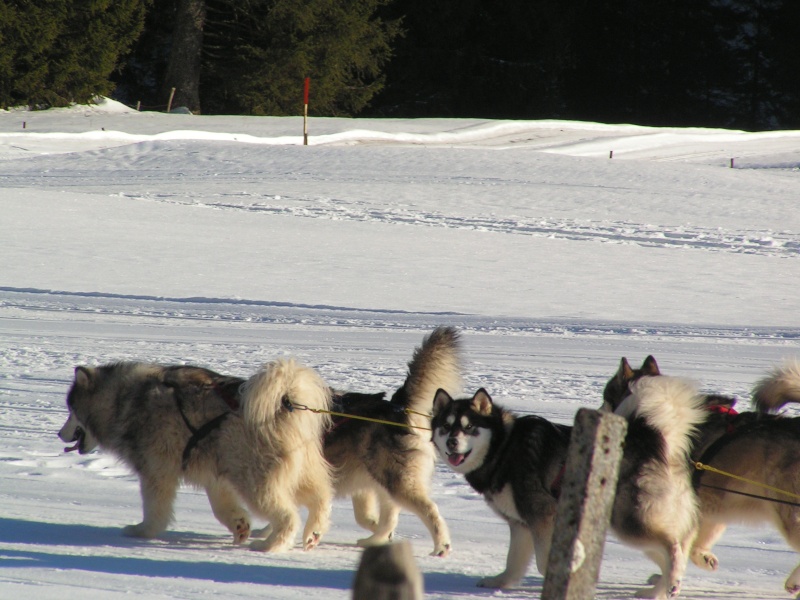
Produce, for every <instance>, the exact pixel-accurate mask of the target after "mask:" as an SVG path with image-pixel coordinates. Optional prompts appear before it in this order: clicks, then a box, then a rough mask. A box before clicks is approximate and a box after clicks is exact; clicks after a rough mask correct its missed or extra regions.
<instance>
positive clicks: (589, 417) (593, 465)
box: [541, 408, 628, 600]
mask: <svg viewBox="0 0 800 600" xmlns="http://www.w3.org/2000/svg"><path fill="white" fill-rule="evenodd" d="M627 430H628V423H627V421H626V420H625V419H623V418H622V417H620V416H618V415H613V414H610V413H600V412H598V411H596V410H591V409H588V408H582V409H580V410H579V411H578V413H577V415H576V416H575V428H574V429H573V430H572V436H571V439H570V444H569V451H568V453H567V463H566V467H565V471H564V479H563V482H562V488H561V497H560V498H559V501H558V511H557V513H556V523H555V532H554V533H553V543H552V546H551V548H550V558H549V559H548V564H547V575H546V576H545V579H544V587H543V588H542V596H541V598H542V600H585V599H586V598H594V592H595V587H596V586H597V577H598V575H599V573H600V562H601V560H602V558H603V546H604V544H605V539H606V530H607V529H608V522H609V520H610V519H611V509H612V507H613V505H614V497H615V496H616V490H617V478H618V476H619V463H620V460H621V459H622V446H623V443H624V441H625V432H626V431H627Z"/></svg>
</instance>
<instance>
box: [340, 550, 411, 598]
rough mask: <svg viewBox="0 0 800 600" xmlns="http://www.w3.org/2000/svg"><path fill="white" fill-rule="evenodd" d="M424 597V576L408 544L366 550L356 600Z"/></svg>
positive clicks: (354, 591)
mask: <svg viewBox="0 0 800 600" xmlns="http://www.w3.org/2000/svg"><path fill="white" fill-rule="evenodd" d="M423 597H424V586H423V582H422V575H421V574H420V572H419V569H418V568H417V565H416V563H415V562H414V555H413V554H412V552H411V545H410V544H409V543H408V542H406V541H403V542H397V543H394V544H387V545H385V546H372V547H370V548H366V549H365V550H364V552H363V554H362V555H361V564H360V565H359V567H358V571H356V577H355V581H354V582H353V600H422V599H423Z"/></svg>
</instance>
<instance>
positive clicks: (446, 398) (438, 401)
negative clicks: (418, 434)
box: [433, 388, 453, 417]
mask: <svg viewBox="0 0 800 600" xmlns="http://www.w3.org/2000/svg"><path fill="white" fill-rule="evenodd" d="M452 401H453V399H452V398H451V397H450V394H448V393H447V392H445V391H444V390H443V389H442V388H439V389H438V390H436V395H435V396H434V397H433V416H434V417H435V416H436V415H438V414H439V413H440V412H442V411H443V410H444V409H445V408H447V407H448V406H449V405H450V403H451V402H452Z"/></svg>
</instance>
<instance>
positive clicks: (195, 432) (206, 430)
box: [173, 387, 233, 471]
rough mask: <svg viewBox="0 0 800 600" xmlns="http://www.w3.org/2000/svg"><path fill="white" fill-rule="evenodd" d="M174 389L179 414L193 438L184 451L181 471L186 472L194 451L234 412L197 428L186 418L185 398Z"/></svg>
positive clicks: (218, 416) (228, 412) (229, 412)
mask: <svg viewBox="0 0 800 600" xmlns="http://www.w3.org/2000/svg"><path fill="white" fill-rule="evenodd" d="M173 389H174V390H175V404H176V405H177V406H178V413H180V415H181V419H183V422H184V423H185V424H186V427H187V428H188V429H189V431H190V432H191V434H192V436H191V437H190V438H189V441H188V442H186V447H185V448H184V449H183V457H182V458H181V469H182V470H183V471H185V470H186V468H187V466H188V465H189V457H190V456H191V454H192V450H194V449H195V448H196V447H197V445H198V444H199V443H200V442H201V441H202V440H203V439H204V438H206V437H208V436H209V434H210V433H211V432H212V431H214V430H215V429H217V428H218V427H219V426H220V425H221V424H222V422H223V421H224V420H225V418H226V417H227V416H228V415H229V414H231V412H233V411H232V410H229V411H227V412H224V413H222V414H219V415H217V416H216V417H214V418H213V419H211V420H210V421H208V422H206V423H204V424H203V425H201V426H200V427H199V428H196V427H195V426H194V425H192V424H191V422H189V417H187V416H186V411H185V410H184V409H183V396H182V395H181V394H180V392H179V391H178V388H177V387H174V388H173ZM228 404H229V405H230V404H231V403H230V402H228Z"/></svg>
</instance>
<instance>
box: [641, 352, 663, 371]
mask: <svg viewBox="0 0 800 600" xmlns="http://www.w3.org/2000/svg"><path fill="white" fill-rule="evenodd" d="M642 373H644V374H645V375H650V376H656V375H661V371H660V370H659V369H658V363H657V362H656V359H655V357H654V356H653V355H652V354H650V355H649V356H648V357H647V358H645V359H644V362H643V363H642Z"/></svg>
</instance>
